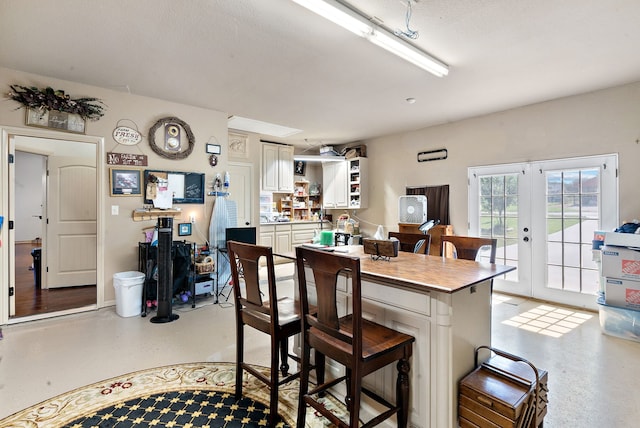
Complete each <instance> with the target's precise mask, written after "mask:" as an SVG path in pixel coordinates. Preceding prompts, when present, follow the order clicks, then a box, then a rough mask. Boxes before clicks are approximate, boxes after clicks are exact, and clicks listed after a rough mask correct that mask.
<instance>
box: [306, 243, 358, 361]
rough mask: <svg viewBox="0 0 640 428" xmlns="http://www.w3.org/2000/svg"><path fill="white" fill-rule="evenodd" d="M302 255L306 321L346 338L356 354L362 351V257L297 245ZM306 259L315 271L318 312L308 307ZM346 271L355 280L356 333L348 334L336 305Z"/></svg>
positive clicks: (354, 325)
mask: <svg viewBox="0 0 640 428" xmlns="http://www.w3.org/2000/svg"><path fill="white" fill-rule="evenodd" d="M298 254H299V255H300V257H299V258H298V259H297V260H298V266H297V267H298V272H299V273H298V277H299V278H300V280H299V287H300V303H301V304H302V313H303V315H304V317H305V321H306V323H307V324H308V325H309V326H310V327H314V328H317V329H318V330H320V331H321V332H323V333H325V334H328V335H329V336H331V337H333V338H335V339H337V340H339V341H341V342H344V344H345V345H347V347H350V346H353V354H355V355H359V354H361V352H359V351H361V350H362V340H361V337H360V336H359V334H358V333H359V332H360V331H361V326H360V323H361V321H362V306H361V304H362V302H361V299H360V259H358V258H354V257H348V256H335V255H334V254H331V253H329V252H320V251H313V250H307V249H306V248H300V247H299V248H297V249H296V255H298ZM304 260H306V262H307V264H308V266H309V267H310V268H311V270H312V271H313V282H314V284H315V289H316V298H317V302H316V306H317V308H318V312H317V314H311V313H309V311H308V309H307V308H308V306H309V298H308V297H309V295H308V292H309V290H308V287H307V280H306V273H305V271H304V265H303V266H302V269H301V266H300V261H302V263H304ZM342 272H344V273H346V274H348V275H349V276H350V277H351V280H352V291H353V308H352V322H353V324H352V329H353V332H355V333H354V334H353V335H351V334H345V332H344V331H342V330H340V322H339V315H338V306H337V295H338V277H339V275H340V273H342Z"/></svg>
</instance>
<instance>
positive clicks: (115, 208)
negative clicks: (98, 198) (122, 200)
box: [111, 205, 120, 215]
mask: <svg viewBox="0 0 640 428" xmlns="http://www.w3.org/2000/svg"><path fill="white" fill-rule="evenodd" d="M119 213H120V205H111V215H118V214H119Z"/></svg>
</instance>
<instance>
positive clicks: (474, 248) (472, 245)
mask: <svg viewBox="0 0 640 428" xmlns="http://www.w3.org/2000/svg"><path fill="white" fill-rule="evenodd" d="M441 239H442V242H441V244H440V254H445V249H446V245H447V242H448V243H450V244H452V245H453V246H454V247H455V250H456V255H457V257H458V258H459V259H466V260H475V259H476V258H477V257H478V252H479V251H480V249H481V248H482V247H485V246H489V247H491V250H490V253H489V263H495V262H496V249H497V242H498V241H497V240H496V239H495V238H477V237H475V236H458V235H442V237H441Z"/></svg>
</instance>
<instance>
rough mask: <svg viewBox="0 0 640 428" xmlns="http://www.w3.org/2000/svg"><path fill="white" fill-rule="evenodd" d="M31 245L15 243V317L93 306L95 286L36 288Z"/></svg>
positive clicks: (34, 245)
mask: <svg viewBox="0 0 640 428" xmlns="http://www.w3.org/2000/svg"><path fill="white" fill-rule="evenodd" d="M36 247H38V244H33V243H29V242H27V243H16V244H15V249H16V283H15V303H16V313H15V317H24V316H29V315H37V314H44V313H49V312H57V311H63V310H66V309H73V308H79V307H82V306H87V305H92V304H95V303H96V286H95V284H94V285H85V286H81V287H65V288H52V289H49V290H47V289H44V290H43V289H39V288H37V287H36V283H35V274H34V270H33V269H30V268H32V266H33V262H34V260H33V256H32V255H31V250H33V249H34V248H36Z"/></svg>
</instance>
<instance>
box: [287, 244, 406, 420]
mask: <svg viewBox="0 0 640 428" xmlns="http://www.w3.org/2000/svg"><path fill="white" fill-rule="evenodd" d="M296 263H297V264H296V269H297V274H298V287H299V290H300V305H301V312H302V319H303V326H302V336H303V340H302V374H301V376H300V397H299V400H300V401H299V403H298V410H299V411H298V423H297V426H299V427H302V426H305V418H306V411H305V408H306V405H309V406H311V407H313V408H314V410H315V411H316V412H318V413H320V414H322V415H323V416H324V417H325V418H327V419H328V420H329V421H331V422H332V423H333V424H335V425H336V426H338V427H343V428H344V427H358V426H360V425H359V420H360V419H359V415H360V402H361V401H360V400H361V393H365V394H366V395H368V396H370V397H372V398H374V400H376V401H377V402H378V403H380V404H382V405H383V406H386V407H387V409H386V411H384V412H382V413H381V414H380V415H378V416H376V417H374V418H373V419H372V420H370V421H369V422H367V423H366V426H374V425H377V424H379V423H381V422H382V421H384V420H386V419H388V418H390V417H391V416H393V415H396V416H397V418H398V424H397V426H399V427H403V428H404V427H406V426H407V419H408V412H409V390H410V389H409V376H408V373H409V369H410V364H409V359H410V357H411V354H412V349H413V342H414V341H415V339H414V337H413V336H410V335H407V334H404V333H401V332H398V331H396V330H392V329H390V328H388V327H385V326H383V325H381V324H377V323H375V322H373V321H368V320H366V319H363V318H362V299H361V272H360V259H359V258H358V257H350V256H348V255H342V254H336V253H331V252H326V251H321V250H316V249H311V248H304V247H297V248H296ZM307 268H310V270H311V272H312V277H309V278H307V272H306V271H305V269H307ZM344 275H346V276H347V277H348V278H349V279H350V280H351V299H349V300H350V301H351V304H350V305H347V307H346V308H345V307H344V303H343V304H342V306H341V305H340V304H339V302H340V301H341V300H340V299H339V296H338V284H339V282H338V281H340V279H341V278H344ZM308 283H312V285H313V287H314V288H315V293H312V292H311V290H310V289H309V286H308ZM310 295H311V296H313V295H315V299H316V305H317V314H313V313H310V311H309V308H310V302H309V300H310V299H309V296H310ZM343 299H344V296H343ZM342 301H343V302H344V300H342ZM340 308H342V309H340ZM345 311H346V314H343V312H345ZM311 348H313V349H314V350H315V352H316V354H315V355H316V357H317V356H318V355H319V354H320V355H323V357H324V356H326V357H329V358H331V359H332V360H333V361H335V362H337V363H339V364H342V365H344V366H345V373H346V375H345V376H341V377H338V378H336V379H332V380H330V381H328V382H327V383H323V382H318V384H317V386H316V387H315V388H313V389H312V390H311V391H309V390H308V388H309V368H310V350H311ZM316 361H317V360H316ZM394 362H397V370H398V379H397V386H398V387H397V388H396V403H395V404H391V403H390V402H389V401H388V400H386V399H385V398H383V397H381V396H380V395H379V394H378V393H376V392H375V391H372V390H370V389H367V388H366V387H364V386H363V385H362V379H363V378H364V377H365V376H367V375H368V374H370V373H373V372H374V371H376V370H378V369H381V368H383V367H385V366H387V365H389V364H391V363H394ZM340 382H346V391H347V397H346V398H345V402H346V403H347V408H348V411H349V424H347V423H345V422H343V421H341V420H340V419H338V418H337V417H336V416H335V415H334V414H333V413H332V412H331V411H330V410H329V409H327V408H326V407H325V405H324V404H323V403H322V402H321V401H318V400H317V398H316V397H317V396H322V394H323V393H324V392H326V391H328V390H329V389H330V388H331V387H333V386H334V385H336V384H338V383H340ZM317 394H318V395H317Z"/></svg>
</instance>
